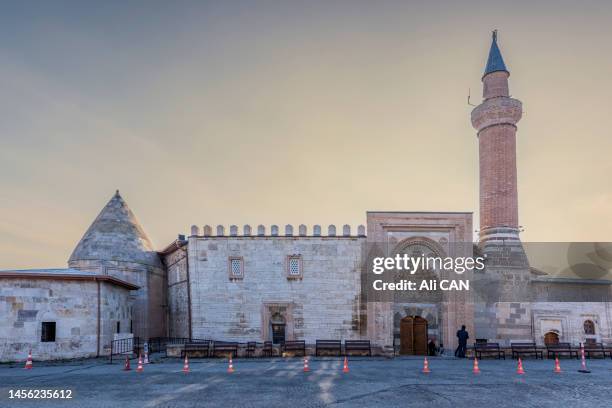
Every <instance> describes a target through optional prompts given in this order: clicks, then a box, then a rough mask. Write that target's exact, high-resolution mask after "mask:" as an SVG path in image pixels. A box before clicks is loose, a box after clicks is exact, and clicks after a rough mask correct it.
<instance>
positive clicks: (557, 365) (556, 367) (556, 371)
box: [555, 356, 561, 374]
mask: <svg viewBox="0 0 612 408" xmlns="http://www.w3.org/2000/svg"><path fill="white" fill-rule="evenodd" d="M555 373H557V374H560V373H561V364H559V358H558V357H557V356H555Z"/></svg>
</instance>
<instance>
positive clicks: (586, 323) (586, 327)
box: [584, 320, 595, 334]
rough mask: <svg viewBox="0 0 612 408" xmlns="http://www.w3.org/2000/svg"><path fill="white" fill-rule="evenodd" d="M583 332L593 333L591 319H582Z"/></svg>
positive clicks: (593, 324)
mask: <svg viewBox="0 0 612 408" xmlns="http://www.w3.org/2000/svg"><path fill="white" fill-rule="evenodd" d="M584 334H595V323H593V321H592V320H585V321H584Z"/></svg>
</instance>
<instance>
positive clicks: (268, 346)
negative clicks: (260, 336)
mask: <svg viewBox="0 0 612 408" xmlns="http://www.w3.org/2000/svg"><path fill="white" fill-rule="evenodd" d="M272 354H273V347H272V342H271V341H264V344H263V348H262V349H261V355H262V356H264V357H272Z"/></svg>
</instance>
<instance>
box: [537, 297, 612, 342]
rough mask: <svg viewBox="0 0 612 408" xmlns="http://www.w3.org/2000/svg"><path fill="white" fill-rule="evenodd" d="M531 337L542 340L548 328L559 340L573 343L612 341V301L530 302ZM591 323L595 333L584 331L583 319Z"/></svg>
mask: <svg viewBox="0 0 612 408" xmlns="http://www.w3.org/2000/svg"><path fill="white" fill-rule="evenodd" d="M532 313H533V331H534V336H533V337H534V341H535V342H536V343H538V344H540V345H543V344H544V336H545V335H546V333H548V332H553V333H556V334H557V335H558V336H559V341H560V342H569V343H572V344H574V345H579V344H580V343H584V342H586V341H587V339H592V340H593V341H595V342H598V343H602V342H603V343H606V344H610V343H612V303H610V302H538V303H533V304H532ZM586 320H590V321H592V322H593V323H594V326H595V333H594V334H587V333H585V330H584V322H585V321H586Z"/></svg>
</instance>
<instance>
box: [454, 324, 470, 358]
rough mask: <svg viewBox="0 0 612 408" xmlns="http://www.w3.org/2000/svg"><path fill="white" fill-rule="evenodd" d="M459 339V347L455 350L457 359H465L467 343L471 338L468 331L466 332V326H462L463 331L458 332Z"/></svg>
mask: <svg viewBox="0 0 612 408" xmlns="http://www.w3.org/2000/svg"><path fill="white" fill-rule="evenodd" d="M457 338H458V339H459V345H458V346H457V350H455V357H459V358H465V352H466V349H467V341H468V339H469V338H470V335H469V334H468V332H467V330H465V325H463V326H461V330H458V331H457Z"/></svg>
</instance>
